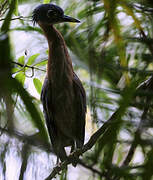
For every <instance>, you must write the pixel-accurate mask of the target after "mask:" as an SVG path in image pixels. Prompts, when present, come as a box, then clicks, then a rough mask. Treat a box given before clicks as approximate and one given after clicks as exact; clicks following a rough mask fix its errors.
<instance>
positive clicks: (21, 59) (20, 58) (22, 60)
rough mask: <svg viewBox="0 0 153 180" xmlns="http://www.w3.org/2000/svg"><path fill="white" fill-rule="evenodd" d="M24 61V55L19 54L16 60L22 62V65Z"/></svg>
mask: <svg viewBox="0 0 153 180" xmlns="http://www.w3.org/2000/svg"><path fill="white" fill-rule="evenodd" d="M24 61H25V57H24V56H20V57H19V58H18V62H19V63H20V64H23V65H24Z"/></svg>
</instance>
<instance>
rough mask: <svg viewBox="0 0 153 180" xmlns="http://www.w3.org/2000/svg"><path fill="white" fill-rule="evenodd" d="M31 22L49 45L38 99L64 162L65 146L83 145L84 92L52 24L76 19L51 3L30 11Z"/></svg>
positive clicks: (55, 148) (51, 135) (49, 130)
mask: <svg viewBox="0 0 153 180" xmlns="http://www.w3.org/2000/svg"><path fill="white" fill-rule="evenodd" d="M33 21H34V22H37V23H38V24H39V26H40V27H41V28H42V29H43V31H44V34H45V36H46V38H47V41H48V45H49V58H48V65H47V75H46V78H45V81H44V84H43V88H42V92H41V101H42V103H43V109H44V116H45V119H46V124H47V128H48V132H49V135H50V139H51V143H52V146H53V149H54V151H55V153H56V155H57V157H59V158H60V159H61V161H64V160H66V152H65V149H64V148H65V147H67V146H71V149H72V151H73V150H74V149H76V148H81V147H82V146H83V144H84V136H85V114H86V95H85V91H84V88H83V86H82V83H81V81H80V80H79V78H78V77H77V75H76V74H75V73H74V71H73V67H72V62H71V58H70V56H69V54H68V51H67V48H66V44H65V41H64V39H63V37H62V35H61V34H60V32H59V31H57V29H56V28H54V27H53V24H55V23H60V22H79V21H78V20H76V19H74V18H71V17H69V16H65V15H64V12H63V10H62V9H61V8H60V7H58V6H56V5H53V4H44V5H40V6H38V7H37V8H36V9H35V10H34V12H33Z"/></svg>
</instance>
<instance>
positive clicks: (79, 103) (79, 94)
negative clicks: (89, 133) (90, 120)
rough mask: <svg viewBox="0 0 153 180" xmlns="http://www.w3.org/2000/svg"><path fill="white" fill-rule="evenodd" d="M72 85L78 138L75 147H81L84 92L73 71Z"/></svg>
mask: <svg viewBox="0 0 153 180" xmlns="http://www.w3.org/2000/svg"><path fill="white" fill-rule="evenodd" d="M73 87H74V93H75V105H76V116H77V119H76V121H77V123H76V125H77V127H76V128H77V138H78V140H79V142H78V143H77V148H81V147H82V146H83V143H84V136H85V115H86V94H85V90H84V88H83V86H82V83H81V81H80V79H79V78H78V77H77V75H76V74H75V73H74V75H73Z"/></svg>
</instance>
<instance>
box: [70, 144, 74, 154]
mask: <svg viewBox="0 0 153 180" xmlns="http://www.w3.org/2000/svg"><path fill="white" fill-rule="evenodd" d="M74 149H75V142H74V143H73V145H72V146H71V151H70V154H72V153H73V151H74Z"/></svg>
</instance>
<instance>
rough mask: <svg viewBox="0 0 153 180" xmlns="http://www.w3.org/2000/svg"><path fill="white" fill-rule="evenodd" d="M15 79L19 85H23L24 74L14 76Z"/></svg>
mask: <svg viewBox="0 0 153 180" xmlns="http://www.w3.org/2000/svg"><path fill="white" fill-rule="evenodd" d="M15 79H17V80H18V81H19V82H20V83H22V84H23V85H24V82H25V74H24V73H23V72H19V73H18V74H17V75H16V76H15Z"/></svg>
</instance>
